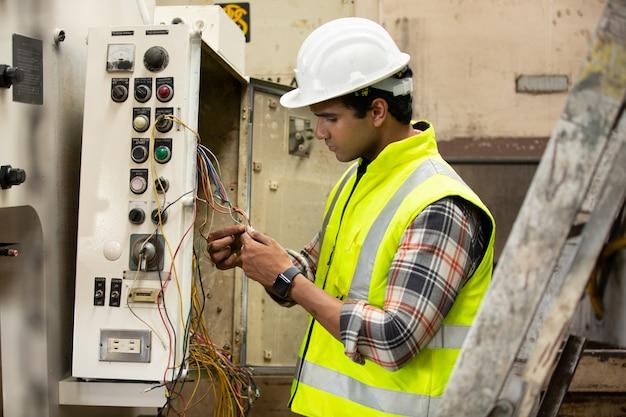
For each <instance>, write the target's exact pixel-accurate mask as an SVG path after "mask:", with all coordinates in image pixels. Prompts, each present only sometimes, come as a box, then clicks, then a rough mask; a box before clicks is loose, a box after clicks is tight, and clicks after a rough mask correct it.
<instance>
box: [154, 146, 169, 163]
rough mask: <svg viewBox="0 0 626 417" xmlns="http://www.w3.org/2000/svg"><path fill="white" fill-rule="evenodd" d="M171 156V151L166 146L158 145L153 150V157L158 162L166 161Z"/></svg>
mask: <svg viewBox="0 0 626 417" xmlns="http://www.w3.org/2000/svg"><path fill="white" fill-rule="evenodd" d="M171 158H172V151H170V148H168V147H167V146H158V147H157V148H156V149H155V150H154V159H156V161H157V162H158V163H160V164H164V163H166V162H168V161H169V160H170V159H171Z"/></svg>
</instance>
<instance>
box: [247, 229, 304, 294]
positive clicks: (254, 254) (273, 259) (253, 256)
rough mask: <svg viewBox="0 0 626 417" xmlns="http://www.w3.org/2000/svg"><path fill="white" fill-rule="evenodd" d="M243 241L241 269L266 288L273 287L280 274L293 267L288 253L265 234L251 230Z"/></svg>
mask: <svg viewBox="0 0 626 417" xmlns="http://www.w3.org/2000/svg"><path fill="white" fill-rule="evenodd" d="M241 241H242V243H243V246H242V248H241V267H242V268H243V270H244V272H245V273H246V275H247V276H248V277H249V278H252V279H253V280H255V281H257V282H258V283H260V284H261V285H263V286H264V287H267V288H269V287H271V286H272V284H273V283H274V280H275V279H276V276H278V274H280V273H281V272H283V271H285V270H286V269H287V268H289V267H291V266H293V263H292V262H291V259H290V258H289V256H288V255H287V251H286V250H285V249H284V248H283V247H282V246H280V244H279V243H278V242H276V241H275V240H274V239H272V238H271V237H269V236H267V235H264V234H263V233H260V232H257V231H255V230H253V229H250V228H249V229H248V231H247V232H246V233H244V234H243V235H241Z"/></svg>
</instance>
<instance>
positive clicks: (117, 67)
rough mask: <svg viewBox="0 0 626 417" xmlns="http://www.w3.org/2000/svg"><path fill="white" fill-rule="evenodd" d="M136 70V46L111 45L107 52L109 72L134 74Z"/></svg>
mask: <svg viewBox="0 0 626 417" xmlns="http://www.w3.org/2000/svg"><path fill="white" fill-rule="evenodd" d="M134 68H135V45H133V44H128V43H112V44H109V47H108V50H107V71H108V72H132V71H133V69H134Z"/></svg>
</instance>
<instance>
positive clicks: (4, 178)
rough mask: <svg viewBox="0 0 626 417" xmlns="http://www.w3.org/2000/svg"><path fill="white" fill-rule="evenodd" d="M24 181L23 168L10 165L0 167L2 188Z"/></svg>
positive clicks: (24, 173) (0, 185)
mask: <svg viewBox="0 0 626 417" xmlns="http://www.w3.org/2000/svg"><path fill="white" fill-rule="evenodd" d="M24 181H26V172H25V171H24V170H23V169H19V168H13V167H11V165H2V166H1V167H0V187H2V189H3V190H6V189H7V188H11V187H12V186H14V185H20V184H21V183H23V182H24Z"/></svg>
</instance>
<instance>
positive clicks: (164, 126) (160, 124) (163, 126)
mask: <svg viewBox="0 0 626 417" xmlns="http://www.w3.org/2000/svg"><path fill="white" fill-rule="evenodd" d="M173 125H174V122H173V121H172V119H170V118H166V117H159V119H158V121H157V123H156V130H158V131H159V132H161V133H167V132H169V131H170V130H172V126H173Z"/></svg>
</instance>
